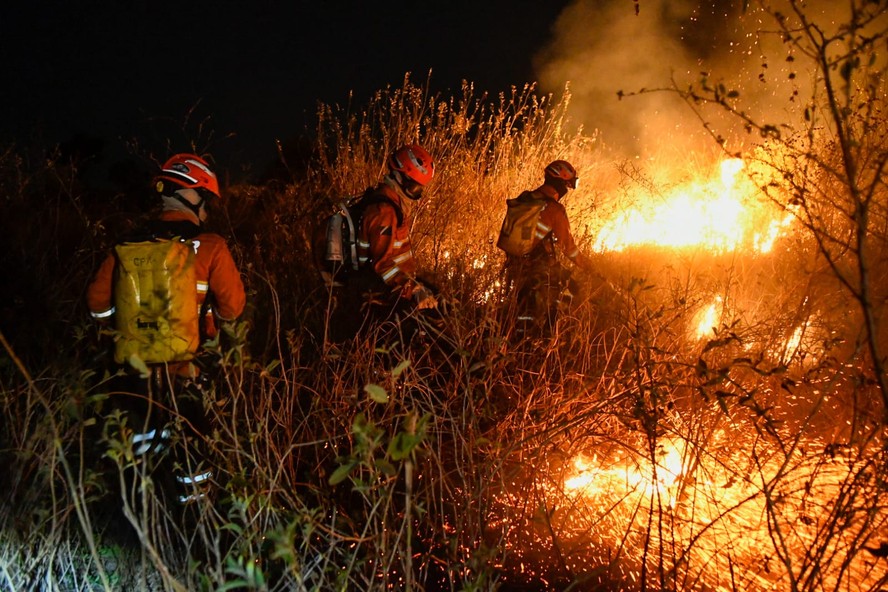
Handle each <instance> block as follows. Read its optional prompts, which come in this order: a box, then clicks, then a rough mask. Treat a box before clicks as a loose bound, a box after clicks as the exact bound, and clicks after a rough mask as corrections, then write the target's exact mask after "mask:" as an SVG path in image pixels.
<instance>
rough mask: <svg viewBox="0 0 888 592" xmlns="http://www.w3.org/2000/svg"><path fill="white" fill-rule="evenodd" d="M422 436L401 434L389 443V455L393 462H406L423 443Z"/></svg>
mask: <svg viewBox="0 0 888 592" xmlns="http://www.w3.org/2000/svg"><path fill="white" fill-rule="evenodd" d="M422 436H423V435H422V434H408V433H407V432H400V433H398V434H397V435H395V437H394V438H392V441H391V442H389V446H388V454H389V456H390V457H391V459H392V460H404V459H405V458H407V457H408V456H410V454H411V453H412V452H413V451H414V450H415V449H416V447H417V446H418V445H419V443H420V442H422Z"/></svg>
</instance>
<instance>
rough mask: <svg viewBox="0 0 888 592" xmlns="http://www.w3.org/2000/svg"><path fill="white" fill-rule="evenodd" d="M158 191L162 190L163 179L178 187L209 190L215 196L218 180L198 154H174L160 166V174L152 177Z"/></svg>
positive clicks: (217, 193) (201, 190)
mask: <svg viewBox="0 0 888 592" xmlns="http://www.w3.org/2000/svg"><path fill="white" fill-rule="evenodd" d="M154 181H155V183H156V184H157V190H158V192H163V190H164V181H169V182H171V183H173V184H174V185H178V186H179V187H186V188H190V189H196V190H197V191H198V192H201V193H202V192H203V191H209V192H210V193H212V194H213V195H215V196H216V197H221V196H220V195H219V181H218V180H217V179H216V174H215V173H214V172H213V171H211V170H210V165H209V164H207V161H205V160H204V159H202V158H201V157H200V156H196V155H194V154H176V155H175V156H172V157H171V158H170V159H169V160H168V161H166V163H164V165H163V167H162V168H161V171H160V174H159V175H157V176H156V177H155V178H154Z"/></svg>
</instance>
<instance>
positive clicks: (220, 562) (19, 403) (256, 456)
mask: <svg viewBox="0 0 888 592" xmlns="http://www.w3.org/2000/svg"><path fill="white" fill-rule="evenodd" d="M568 98H569V97H568V96H565V97H563V98H561V99H555V98H552V97H544V98H541V97H539V96H538V95H537V94H536V93H535V92H534V89H532V88H525V89H517V90H516V91H515V92H514V94H512V95H510V96H503V97H498V98H495V99H493V100H489V99H488V98H486V97H477V98H476V97H474V96H473V89H472V87H471V85H466V86H465V87H464V88H463V92H462V95H461V96H459V97H440V96H433V95H430V94H429V93H428V91H427V90H426V89H425V88H424V87H422V86H416V85H415V84H413V83H412V82H410V81H409V80H406V81H405V83H404V85H403V86H402V87H401V88H396V89H386V90H384V91H380V92H379V93H378V94H377V95H376V96H374V97H373V98H372V99H371V101H370V102H369V104H368V105H366V106H362V107H360V108H359V109H358V108H356V107H355V106H349V107H348V108H344V109H338V108H332V107H323V108H322V109H320V111H319V114H318V128H317V130H318V138H317V143H318V144H317V150H316V158H315V159H314V160H313V161H312V163H311V165H310V167H309V169H308V170H306V171H293V170H291V174H293V176H294V178H293V181H292V182H291V183H289V184H286V185H280V184H277V185H272V184H270V185H268V186H241V187H233V188H231V195H232V198H231V199H229V200H228V201H227V206H226V207H227V210H226V212H224V213H223V214H225V215H217V216H216V218H215V223H216V224H217V225H219V226H220V227H221V228H222V229H223V232H224V233H225V234H226V235H228V236H230V237H231V238H232V246H233V250H234V252H235V254H236V257H237V258H238V260H239V262H240V263H241V266H242V269H243V271H244V274H245V279H246V283H247V285H248V288H249V292H250V298H249V299H250V309H249V311H248V314H247V315H246V318H245V320H244V321H243V322H242V323H241V324H240V325H239V326H238V331H239V333H237V334H235V335H230V336H228V337H227V347H226V348H225V349H224V350H223V357H222V358H221V360H220V368H219V377H218V380H217V382H216V387H215V390H214V392H213V394H212V398H211V400H210V411H211V413H212V415H213V420H214V425H215V431H214V433H213V434H212V437H211V438H210V442H209V444H210V445H211V448H212V450H213V452H214V457H215V458H216V460H217V462H218V463H219V466H220V468H221V473H222V474H223V475H224V476H225V479H224V482H223V483H221V485H222V488H221V490H220V491H219V492H218V493H219V495H218V497H217V498H216V500H215V502H214V503H212V504H204V505H197V506H194V507H191V508H189V511H188V512H186V513H184V514H182V513H181V512H179V511H178V510H177V509H176V508H175V507H174V506H172V505H170V504H169V503H167V502H166V501H165V500H164V498H163V496H162V495H161V492H160V490H159V489H158V487H159V483H160V481H161V479H160V475H158V474H154V475H153V476H152V475H149V474H147V473H144V472H145V471H146V470H148V467H146V466H145V465H143V464H138V463H134V461H133V457H132V451H131V450H127V447H126V446H125V445H124V444H123V442H122V441H120V440H119V439H117V438H115V437H114V436H113V430H109V427H113V426H114V425H116V423H115V422H119V421H120V418H116V417H114V416H111V415H109V412H108V397H109V396H112V397H113V396H120V395H119V394H113V385H114V381H113V377H102V375H101V367H102V366H101V364H102V358H101V352H102V351H103V347H102V344H101V343H100V342H99V341H98V339H96V335H95V334H94V333H93V330H92V329H90V328H88V327H87V325H86V321H85V320H84V321H83V322H80V321H73V319H81V318H84V316H85V314H84V311H83V308H82V306H81V305H80V304H79V303H80V302H81V299H82V290H83V286H84V285H85V281H86V278H87V275H88V273H89V272H90V271H91V270H92V269H93V268H94V265H95V262H96V259H95V257H96V256H95V255H94V254H93V251H94V249H95V248H96V247H98V246H99V245H101V244H104V243H107V242H108V241H109V240H110V237H109V236H108V234H107V229H108V227H109V226H111V224H110V223H109V218H107V217H106V216H107V214H106V213H105V210H103V209H102V207H101V206H100V205H98V204H100V203H101V202H100V201H99V200H93V199H92V197H91V196H90V195H88V194H87V193H84V192H83V191H82V189H80V188H78V186H77V184H76V181H75V180H74V177H73V176H70V177H65V176H64V174H63V173H64V172H65V171H64V170H63V169H59V170H56V169H53V168H50V169H49V170H28V168H27V166H26V164H25V163H24V162H23V161H22V160H20V158H19V157H18V156H16V154H15V152H13V151H9V152H6V153H5V154H4V155H3V157H2V160H0V164H2V171H3V175H2V182H3V184H4V187H6V188H8V191H7V197H6V198H5V200H6V201H5V202H4V207H5V208H7V210H8V211H9V213H10V215H9V216H7V226H8V227H9V233H6V234H7V236H5V237H4V239H3V240H4V242H3V247H4V250H5V253H6V257H7V259H8V260H9V262H10V266H11V265H12V263H13V262H16V263H17V264H18V265H19V267H20V268H23V269H24V268H27V267H29V266H32V267H31V269H33V270H34V271H33V279H32V280H28V281H26V280H25V279H24V278H23V279H22V284H21V285H18V286H14V285H8V286H7V287H6V288H5V290H7V293H8V295H9V296H10V300H9V301H10V302H14V301H15V297H17V296H18V295H20V294H22V293H24V291H25V289H26V288H27V289H38V288H43V289H44V290H45V292H41V291H40V290H39V289H38V292H37V293H38V296H37V297H35V298H34V299H33V300H31V301H29V302H28V303H27V304H25V303H20V304H19V305H13V306H11V307H5V308H4V311H3V312H4V315H7V316H8V317H9V318H12V317H13V316H15V317H16V318H18V319H20V320H28V319H29V320H31V321H32V322H33V321H34V320H35V319H45V320H46V325H47V327H46V328H41V329H39V330H37V331H35V332H33V333H29V332H28V331H27V330H25V329H24V325H23V324H22V323H18V322H17V323H10V324H8V325H7V324H4V329H3V334H4V335H5V336H6V339H8V341H6V342H5V343H4V346H5V348H4V349H5V357H4V358H2V361H0V370H2V372H0V380H2V399H0V406H2V410H3V412H4V417H5V418H6V421H5V422H4V423H3V424H2V425H3V430H2V432H0V446H2V450H0V455H2V459H3V464H4V466H5V467H7V469H6V474H7V475H8V478H7V481H6V482H7V483H8V486H7V487H6V488H4V490H3V494H2V498H0V502H2V503H0V581H2V582H3V585H2V587H3V588H4V589H11V590H92V589H166V590H197V589H257V590H294V589H295V590H332V589H335V590H384V589H430V590H451V589H453V590H494V589H501V590H543V589H553V588H554V589H575V590H576V589H588V590H593V589H594V590H618V589H631V590H636V589H646V590H653V589H656V590H659V589H664V590H765V589H781V590H851V589H855V590H878V589H880V588H881V587H884V586H885V585H886V583H888V582H886V577H885V575H884V573H885V570H884V569H883V565H882V564H881V563H880V562H882V561H884V559H882V558H878V557H876V556H875V555H873V554H872V553H871V552H869V551H867V550H866V549H867V548H871V549H876V550H877V553H879V552H880V551H879V549H880V545H881V544H883V543H884V542H888V532H886V524H885V513H884V512H883V506H884V503H885V501H886V500H885V496H886V488H885V486H884V483H883V480H882V479H883V477H882V475H884V458H883V452H882V442H881V439H880V438H881V428H880V427H879V425H878V421H875V420H874V417H875V418H878V417H879V414H880V412H881V411H880V409H879V406H878V404H877V402H878V396H876V395H874V389H876V387H875V385H874V384H873V382H872V381H871V380H870V379H871V376H869V374H868V366H867V363H866V358H865V356H862V355H860V351H859V349H858V348H856V347H855V339H856V335H855V333H854V328H855V321H854V319H853V318H852V319H849V320H848V322H846V323H843V324H839V323H829V324H828V329H829V333H828V334H827V335H825V336H824V335H820V334H818V335H819V337H818V338H817V339H814V340H809V341H804V340H802V341H799V343H797V344H795V345H793V346H792V347H791V348H790V347H788V346H787V345H786V341H787V336H788V334H791V332H792V330H793V328H794V327H796V326H797V325H798V323H799V322H801V321H804V320H806V319H808V320H811V319H820V318H822V317H825V318H828V319H833V320H835V319H836V318H837V317H839V318H841V317H842V313H841V312H840V311H842V310H848V309H849V307H850V305H849V304H848V303H847V302H846V300H845V299H844V297H843V296H842V291H841V289H840V288H839V287H837V286H836V284H835V282H831V281H830V279H829V276H828V274H823V273H822V270H821V269H820V268H819V267H818V266H817V258H816V256H815V255H812V254H811V251H810V245H809V244H808V243H807V242H806V241H805V238H804V237H803V236H802V237H798V238H796V239H793V240H795V241H796V242H793V240H789V241H787V242H785V243H782V247H781V249H782V250H779V251H777V252H776V253H775V254H773V255H772V256H768V257H758V256H755V257H753V256H749V257H747V256H742V255H734V256H729V257H726V256H723V255H713V254H706V253H697V254H696V255H695V256H693V257H691V256H687V255H676V253H674V252H669V251H657V250H644V249H638V250H634V251H631V252H625V253H622V254H609V255H600V256H599V262H600V271H601V273H602V275H603V276H605V278H607V279H608V280H609V282H610V283H609V284H602V283H601V282H600V281H599V280H598V279H596V278H591V277H579V278H578V279H580V281H581V284H583V286H584V288H585V293H584V296H583V297H579V298H577V299H576V301H575V305H574V306H573V307H572V308H571V309H570V310H566V311H564V314H563V315H562V317H561V321H560V323H559V325H558V328H557V331H556V335H555V337H554V338H553V339H552V340H545V341H542V340H536V341H534V340H532V341H525V342H521V343H513V342H511V341H510V340H508V339H507V338H506V335H507V332H508V325H506V324H504V319H505V317H504V315H503V310H504V309H505V308H507V306H508V304H509V302H510V297H511V295H509V294H502V293H500V291H499V290H498V289H496V287H495V282H496V281H497V279H498V270H499V266H500V262H501V256H500V254H499V253H498V252H497V251H496V249H495V247H494V246H493V244H492V238H493V237H494V236H495V232H496V230H497V228H498V225H499V223H500V216H501V215H502V206H503V201H504V200H505V199H506V198H507V197H511V196H513V195H515V194H516V193H518V192H519V191H520V190H522V189H524V188H528V187H533V186H535V184H536V183H538V182H539V180H540V179H539V177H540V174H539V173H540V171H541V170H542V168H543V165H544V164H545V163H546V162H548V161H549V160H551V159H553V158H567V159H569V160H571V161H572V162H574V163H576V164H577V165H578V168H579V169H580V171H581V174H582V175H583V176H584V183H583V184H582V185H581V189H580V190H579V191H578V192H576V194H572V195H571V197H570V200H572V204H571V207H572V208H573V209H574V211H575V212H584V215H585V216H590V217H594V216H595V215H601V214H596V211H595V210H593V209H592V208H591V206H590V205H589V204H590V202H591V200H593V199H595V200H598V199H599V198H600V197H601V194H600V192H601V187H602V186H604V185H609V186H614V187H615V186H618V185H619V184H620V183H626V184H631V183H633V182H637V181H638V180H639V179H638V178H631V177H630V176H628V175H626V169H625V168H620V167H618V166H616V164H615V163H612V162H609V161H608V159H607V155H606V152H605V151H604V150H603V149H601V148H600V147H599V145H598V143H597V141H596V139H595V138H590V137H587V136H585V135H583V134H582V133H576V134H574V133H567V132H566V131H565V130H566V129H567V122H566V119H565V117H566V115H565V114H566V107H567V101H568ZM413 140H418V141H420V142H421V143H423V145H424V146H426V147H427V148H428V149H429V150H430V152H431V153H432V154H434V155H435V156H436V159H437V163H438V174H437V175H436V179H435V181H434V184H433V186H432V187H431V188H430V191H429V193H428V195H427V197H426V198H424V199H423V201H422V202H421V203H420V206H419V207H418V208H416V211H415V212H414V213H415V216H416V219H415V226H414V229H415V236H416V251H417V257H418V259H419V260H420V261H421V262H422V263H424V264H425V269H427V270H428V272H429V273H430V274H431V275H432V278H433V281H434V282H435V283H437V284H438V285H439V286H440V287H441V288H442V291H443V294H444V296H445V300H446V302H447V305H448V306H447V311H448V314H447V315H445V316H443V318H440V319H428V318H420V319H417V320H418V322H420V323H421V324H423V326H425V328H426V335H425V337H424V338H423V339H421V340H417V341H415V342H413V343H409V344H404V343H403V342H402V340H401V339H400V336H399V335H398V333H397V331H396V327H392V326H386V325H383V326H381V327H380V328H378V330H376V331H374V332H371V333H369V334H368V335H366V336H363V337H362V338H361V339H358V340H355V341H353V342H348V343H345V344H341V345H340V346H338V347H331V346H330V345H329V344H324V343H323V340H322V337H321V336H322V335H323V326H324V322H325V312H324V311H325V306H324V303H325V294H324V292H323V288H322V287H321V286H320V284H319V282H318V281H317V279H316V278H315V274H314V270H313V269H312V268H311V267H310V265H309V264H308V261H309V259H310V258H309V256H308V245H309V244H310V243H309V238H310V231H311V227H312V223H313V222H314V221H316V220H318V219H319V218H320V216H321V215H322V213H323V211H324V210H325V208H326V207H327V205H328V204H329V200H331V199H335V198H337V197H340V196H342V195H344V194H353V193H357V192H359V191H361V190H362V189H363V188H364V187H366V186H368V185H371V184H373V183H374V182H375V181H376V180H377V179H378V178H379V176H380V174H381V172H382V171H383V167H384V159H385V156H386V155H387V153H388V152H390V150H391V149H392V148H393V147H394V146H396V145H397V144H400V143H402V142H406V141H413ZM621 171H622V174H621ZM587 172H588V175H587ZM589 178H593V179H597V180H599V181H600V183H592V182H589V181H587V179H589ZM47 191H49V192H50V193H49V195H50V199H47V200H44V201H40V202H38V203H39V204H40V205H39V206H36V207H37V208H38V210H37V212H33V211H32V210H33V208H34V207H35V206H33V205H29V207H27V208H26V207H25V204H33V203H34V202H33V201H31V200H32V196H33V195H34V194H35V193H44V194H45V193H46V192H47ZM63 210H64V211H65V212H68V211H72V212H77V215H75V216H70V215H66V216H65V217H62V211H63ZM26 211H27V212H28V213H29V214H30V215H32V216H33V215H36V214H40V215H41V217H42V219H48V220H58V223H57V224H55V225H47V226H41V227H40V228H39V229H38V228H27V227H21V226H16V220H18V221H19V222H20V221H21V220H22V219H23V218H22V216H24V212H26ZM586 238H587V239H589V238H591V237H586ZM25 245H28V248H26V247H25ZM55 245H58V248H55ZM63 247H64V248H63ZM35 257H39V259H35ZM11 268H12V267H11ZM7 293H5V294H4V295H6V294H7ZM50 294H51V296H50ZM715 294H720V295H722V296H724V297H725V302H726V303H727V304H726V305H725V306H724V307H723V310H722V311H721V314H720V316H719V318H718V319H717V323H716V326H715V327H714V329H715V331H714V332H712V333H711V334H710V335H709V336H708V337H707V338H705V339H702V340H700V339H698V338H696V337H695V336H694V335H693V334H692V332H691V331H690V329H689V327H692V326H693V324H694V319H695V315H696V314H697V313H698V310H699V309H700V307H701V306H703V305H705V304H706V303H708V302H709V298H710V297H711V296H712V295H715ZM802 303H805V305H804V306H802ZM15 306H18V307H19V308H15ZM806 307H807V308H806ZM821 323H822V321H821ZM815 324H816V323H815ZM49 327H51V328H52V331H50V330H49ZM47 333H51V335H52V340H50V339H49V338H47V337H46V334H47ZM50 343H51V344H53V345H52V346H51V347H50V346H49V345H48V344H50ZM56 344H59V345H60V346H61V347H57V346H56ZM93 369H96V370H97V371H98V372H99V373H98V374H96V373H93V372H92V371H91V370H93ZM368 385H370V387H369V388H367V387H368ZM371 395H372V396H371ZM676 458H677V460H676ZM578 459H580V460H582V461H583V462H584V463H585V464H582V465H577V464H576V462H577V460H578ZM676 463H677V464H676ZM139 472H142V473H143V474H142V475H141V476H140V477H134V473H139ZM577 479H581V480H582V479H585V481H583V484H579V483H580V481H577ZM112 559H113V560H112Z"/></svg>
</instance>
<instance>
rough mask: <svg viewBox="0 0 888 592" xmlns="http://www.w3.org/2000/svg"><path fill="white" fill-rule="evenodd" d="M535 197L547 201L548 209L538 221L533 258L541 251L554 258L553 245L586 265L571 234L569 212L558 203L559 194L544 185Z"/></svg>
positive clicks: (541, 213)
mask: <svg viewBox="0 0 888 592" xmlns="http://www.w3.org/2000/svg"><path fill="white" fill-rule="evenodd" d="M533 193H534V197H536V198H537V199H545V200H546V207H545V208H543V211H542V212H540V217H539V220H538V221H537V227H536V232H535V233H534V246H533V249H532V250H531V255H530V257H531V258H534V257H535V256H536V255H538V254H542V253H541V249H543V250H544V252H545V254H546V255H548V256H550V257H554V256H555V253H554V251H553V250H552V245H553V243H554V244H557V245H560V248H561V250H562V253H564V256H565V257H567V258H568V259H570V260H571V261H574V262H576V263H584V262H585V260H584V258H581V257H580V255H581V253H580V249H579V247H577V243H576V241H574V237H573V235H572V234H571V232H570V221H569V220H568V219H567V211H566V210H565V209H564V206H563V205H561V203H560V202H559V201H558V193H557V192H556V191H555V189H553V188H552V187H549V186H548V185H542V186H540V187H538V188H537V189H535V190H534V191H533ZM541 243H542V244H541Z"/></svg>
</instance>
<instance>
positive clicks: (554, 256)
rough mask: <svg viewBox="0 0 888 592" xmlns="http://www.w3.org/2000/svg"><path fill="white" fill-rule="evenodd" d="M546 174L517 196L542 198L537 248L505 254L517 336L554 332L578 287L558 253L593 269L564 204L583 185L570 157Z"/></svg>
mask: <svg viewBox="0 0 888 592" xmlns="http://www.w3.org/2000/svg"><path fill="white" fill-rule="evenodd" d="M543 175H544V182H543V184H542V185H540V186H539V187H537V188H536V189H534V190H533V191H525V192H524V193H522V194H521V195H520V196H519V197H518V198H517V200H518V201H530V200H537V201H540V202H542V205H543V209H542V211H541V212H540V213H539V217H538V218H537V222H536V227H535V228H534V229H533V246H532V248H531V249H530V252H529V253H527V254H526V255H523V256H514V255H507V258H506V281H507V283H508V285H509V286H510V287H511V288H512V290H514V293H515V294H516V296H517V306H518V326H517V330H518V332H519V334H528V333H537V334H540V333H541V334H543V335H550V334H551V330H552V328H553V327H554V324H555V318H556V316H557V311H558V303H559V301H562V300H563V299H564V298H565V297H567V298H568V299H569V298H570V297H571V296H570V295H571V293H572V292H575V291H576V287H575V285H574V282H573V280H572V279H571V272H570V270H569V269H568V268H567V267H565V266H563V265H562V264H561V263H560V261H559V259H558V255H559V251H560V253H561V255H563V256H564V257H565V258H566V259H567V260H568V261H570V262H572V263H573V264H576V265H577V266H579V267H580V268H582V269H584V270H589V271H591V270H592V267H593V264H592V261H591V260H590V259H589V258H588V257H587V256H586V255H585V254H583V253H582V252H581V251H580V249H579V247H578V246H577V244H576V241H575V240H574V237H573V235H572V234H571V231H570V221H569V220H568V218H567V211H566V210H565V209H564V206H563V205H562V204H561V198H563V197H564V196H565V195H566V194H567V192H568V191H570V190H571V189H576V187H577V184H578V183H579V177H578V176H577V171H576V169H574V167H573V165H571V164H570V163H569V162H567V161H566V160H556V161H553V162H551V163H549V165H547V166H546V168H545V169H544V171H543ZM528 329H530V331H528Z"/></svg>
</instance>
